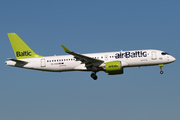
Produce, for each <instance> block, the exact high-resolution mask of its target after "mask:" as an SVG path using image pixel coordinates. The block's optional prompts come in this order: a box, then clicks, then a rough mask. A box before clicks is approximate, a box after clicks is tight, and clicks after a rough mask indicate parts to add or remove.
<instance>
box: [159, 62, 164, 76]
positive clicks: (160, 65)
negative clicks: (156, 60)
mask: <svg viewBox="0 0 180 120" xmlns="http://www.w3.org/2000/svg"><path fill="white" fill-rule="evenodd" d="M163 66H164V65H163V64H159V67H160V70H161V71H160V74H163V73H164V72H163V71H162V67H163Z"/></svg>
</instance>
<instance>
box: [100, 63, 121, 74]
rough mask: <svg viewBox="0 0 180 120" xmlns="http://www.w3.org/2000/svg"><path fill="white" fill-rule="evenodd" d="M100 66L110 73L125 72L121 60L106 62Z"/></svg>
mask: <svg viewBox="0 0 180 120" xmlns="http://www.w3.org/2000/svg"><path fill="white" fill-rule="evenodd" d="M100 67H102V68H103V69H104V70H105V72H107V73H108V74H109V75H116V74H123V67H122V64H121V61H111V62H106V63H104V64H103V65H101V66H100Z"/></svg>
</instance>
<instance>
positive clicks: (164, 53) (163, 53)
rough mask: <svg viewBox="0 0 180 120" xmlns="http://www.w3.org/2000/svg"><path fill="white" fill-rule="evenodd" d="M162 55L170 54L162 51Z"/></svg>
mask: <svg viewBox="0 0 180 120" xmlns="http://www.w3.org/2000/svg"><path fill="white" fill-rule="evenodd" d="M161 55H169V54H168V53H166V52H162V53H161Z"/></svg>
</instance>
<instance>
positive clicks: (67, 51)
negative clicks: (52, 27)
mask: <svg viewBox="0 0 180 120" xmlns="http://www.w3.org/2000/svg"><path fill="white" fill-rule="evenodd" d="M61 47H62V48H63V49H64V51H65V52H66V53H69V52H71V51H70V50H69V49H67V48H66V47H65V46H64V45H61Z"/></svg>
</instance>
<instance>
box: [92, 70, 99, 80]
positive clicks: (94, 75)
mask: <svg viewBox="0 0 180 120" xmlns="http://www.w3.org/2000/svg"><path fill="white" fill-rule="evenodd" d="M91 77H92V78H93V79H94V80H97V78H98V77H97V75H96V73H95V72H93V73H92V74H91Z"/></svg>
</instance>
